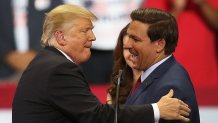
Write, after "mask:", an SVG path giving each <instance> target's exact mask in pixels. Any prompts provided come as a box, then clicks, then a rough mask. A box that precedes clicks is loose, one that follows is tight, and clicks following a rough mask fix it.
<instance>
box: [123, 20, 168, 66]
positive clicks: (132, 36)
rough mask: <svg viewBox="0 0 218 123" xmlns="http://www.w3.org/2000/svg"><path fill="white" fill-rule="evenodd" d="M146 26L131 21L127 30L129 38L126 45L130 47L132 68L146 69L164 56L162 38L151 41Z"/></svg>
mask: <svg viewBox="0 0 218 123" xmlns="http://www.w3.org/2000/svg"><path fill="white" fill-rule="evenodd" d="M148 28H149V25H148V24H144V23H142V22H140V21H132V22H131V23H130V25H129V28H128V30H127V35H128V37H129V39H128V41H127V43H126V45H127V46H128V47H129V48H130V49H129V51H130V53H131V58H130V60H131V61H132V64H133V65H132V66H133V68H134V69H139V70H145V69H148V68H149V67H150V66H151V65H153V64H155V63H156V62H158V61H160V60H161V59H162V58H163V57H164V50H163V49H164V45H165V44H163V40H158V41H153V42H151V40H150V38H149V37H148V35H147V31H148Z"/></svg>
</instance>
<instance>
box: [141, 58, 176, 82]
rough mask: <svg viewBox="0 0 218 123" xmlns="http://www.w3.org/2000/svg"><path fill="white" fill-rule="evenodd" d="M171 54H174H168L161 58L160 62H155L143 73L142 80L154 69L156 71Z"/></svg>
mask: <svg viewBox="0 0 218 123" xmlns="http://www.w3.org/2000/svg"><path fill="white" fill-rule="evenodd" d="M171 56H172V55H169V56H167V57H166V58H164V59H162V60H160V61H159V62H157V63H155V64H153V65H152V66H151V67H149V68H148V69H147V70H145V71H144V72H143V73H142V75H141V82H143V81H144V80H145V79H146V78H147V77H148V76H149V75H150V74H151V72H152V71H154V70H155V69H156V68H157V67H158V66H159V65H160V64H162V63H163V62H164V61H166V60H167V59H169V58H170V57H171Z"/></svg>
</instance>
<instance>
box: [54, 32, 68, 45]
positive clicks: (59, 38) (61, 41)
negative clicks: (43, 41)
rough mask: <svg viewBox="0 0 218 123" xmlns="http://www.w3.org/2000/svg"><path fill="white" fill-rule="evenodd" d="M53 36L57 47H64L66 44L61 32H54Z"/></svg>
mask: <svg viewBox="0 0 218 123" xmlns="http://www.w3.org/2000/svg"><path fill="white" fill-rule="evenodd" d="M54 35H55V39H56V41H57V43H58V44H59V45H61V46H64V45H65V44H66V41H65V39H64V34H63V32H62V31H56V32H55V34H54Z"/></svg>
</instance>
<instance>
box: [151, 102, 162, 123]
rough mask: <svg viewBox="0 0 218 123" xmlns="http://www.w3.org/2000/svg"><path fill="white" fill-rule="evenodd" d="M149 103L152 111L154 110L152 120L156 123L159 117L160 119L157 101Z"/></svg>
mask: <svg viewBox="0 0 218 123" xmlns="http://www.w3.org/2000/svg"><path fill="white" fill-rule="evenodd" d="M151 105H152V107H153V111H154V122H155V123H158V122H159V119H160V111H159V108H158V106H157V103H152V104H151Z"/></svg>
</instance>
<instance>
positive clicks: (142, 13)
mask: <svg viewBox="0 0 218 123" xmlns="http://www.w3.org/2000/svg"><path fill="white" fill-rule="evenodd" d="M130 16H131V19H132V20H133V21H134V20H137V21H140V22H142V23H145V24H149V28H148V32H147V35H148V37H149V38H150V40H151V41H152V42H153V41H156V40H158V39H164V40H165V41H166V46H165V54H166V55H169V54H171V53H173V52H174V51H175V48H176V46H177V42H178V26H177V22H176V19H175V18H174V17H173V16H172V15H171V14H170V13H168V12H165V11H163V10H160V9H155V8H139V9H136V10H134V11H133V12H132V13H131V15H130Z"/></svg>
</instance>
